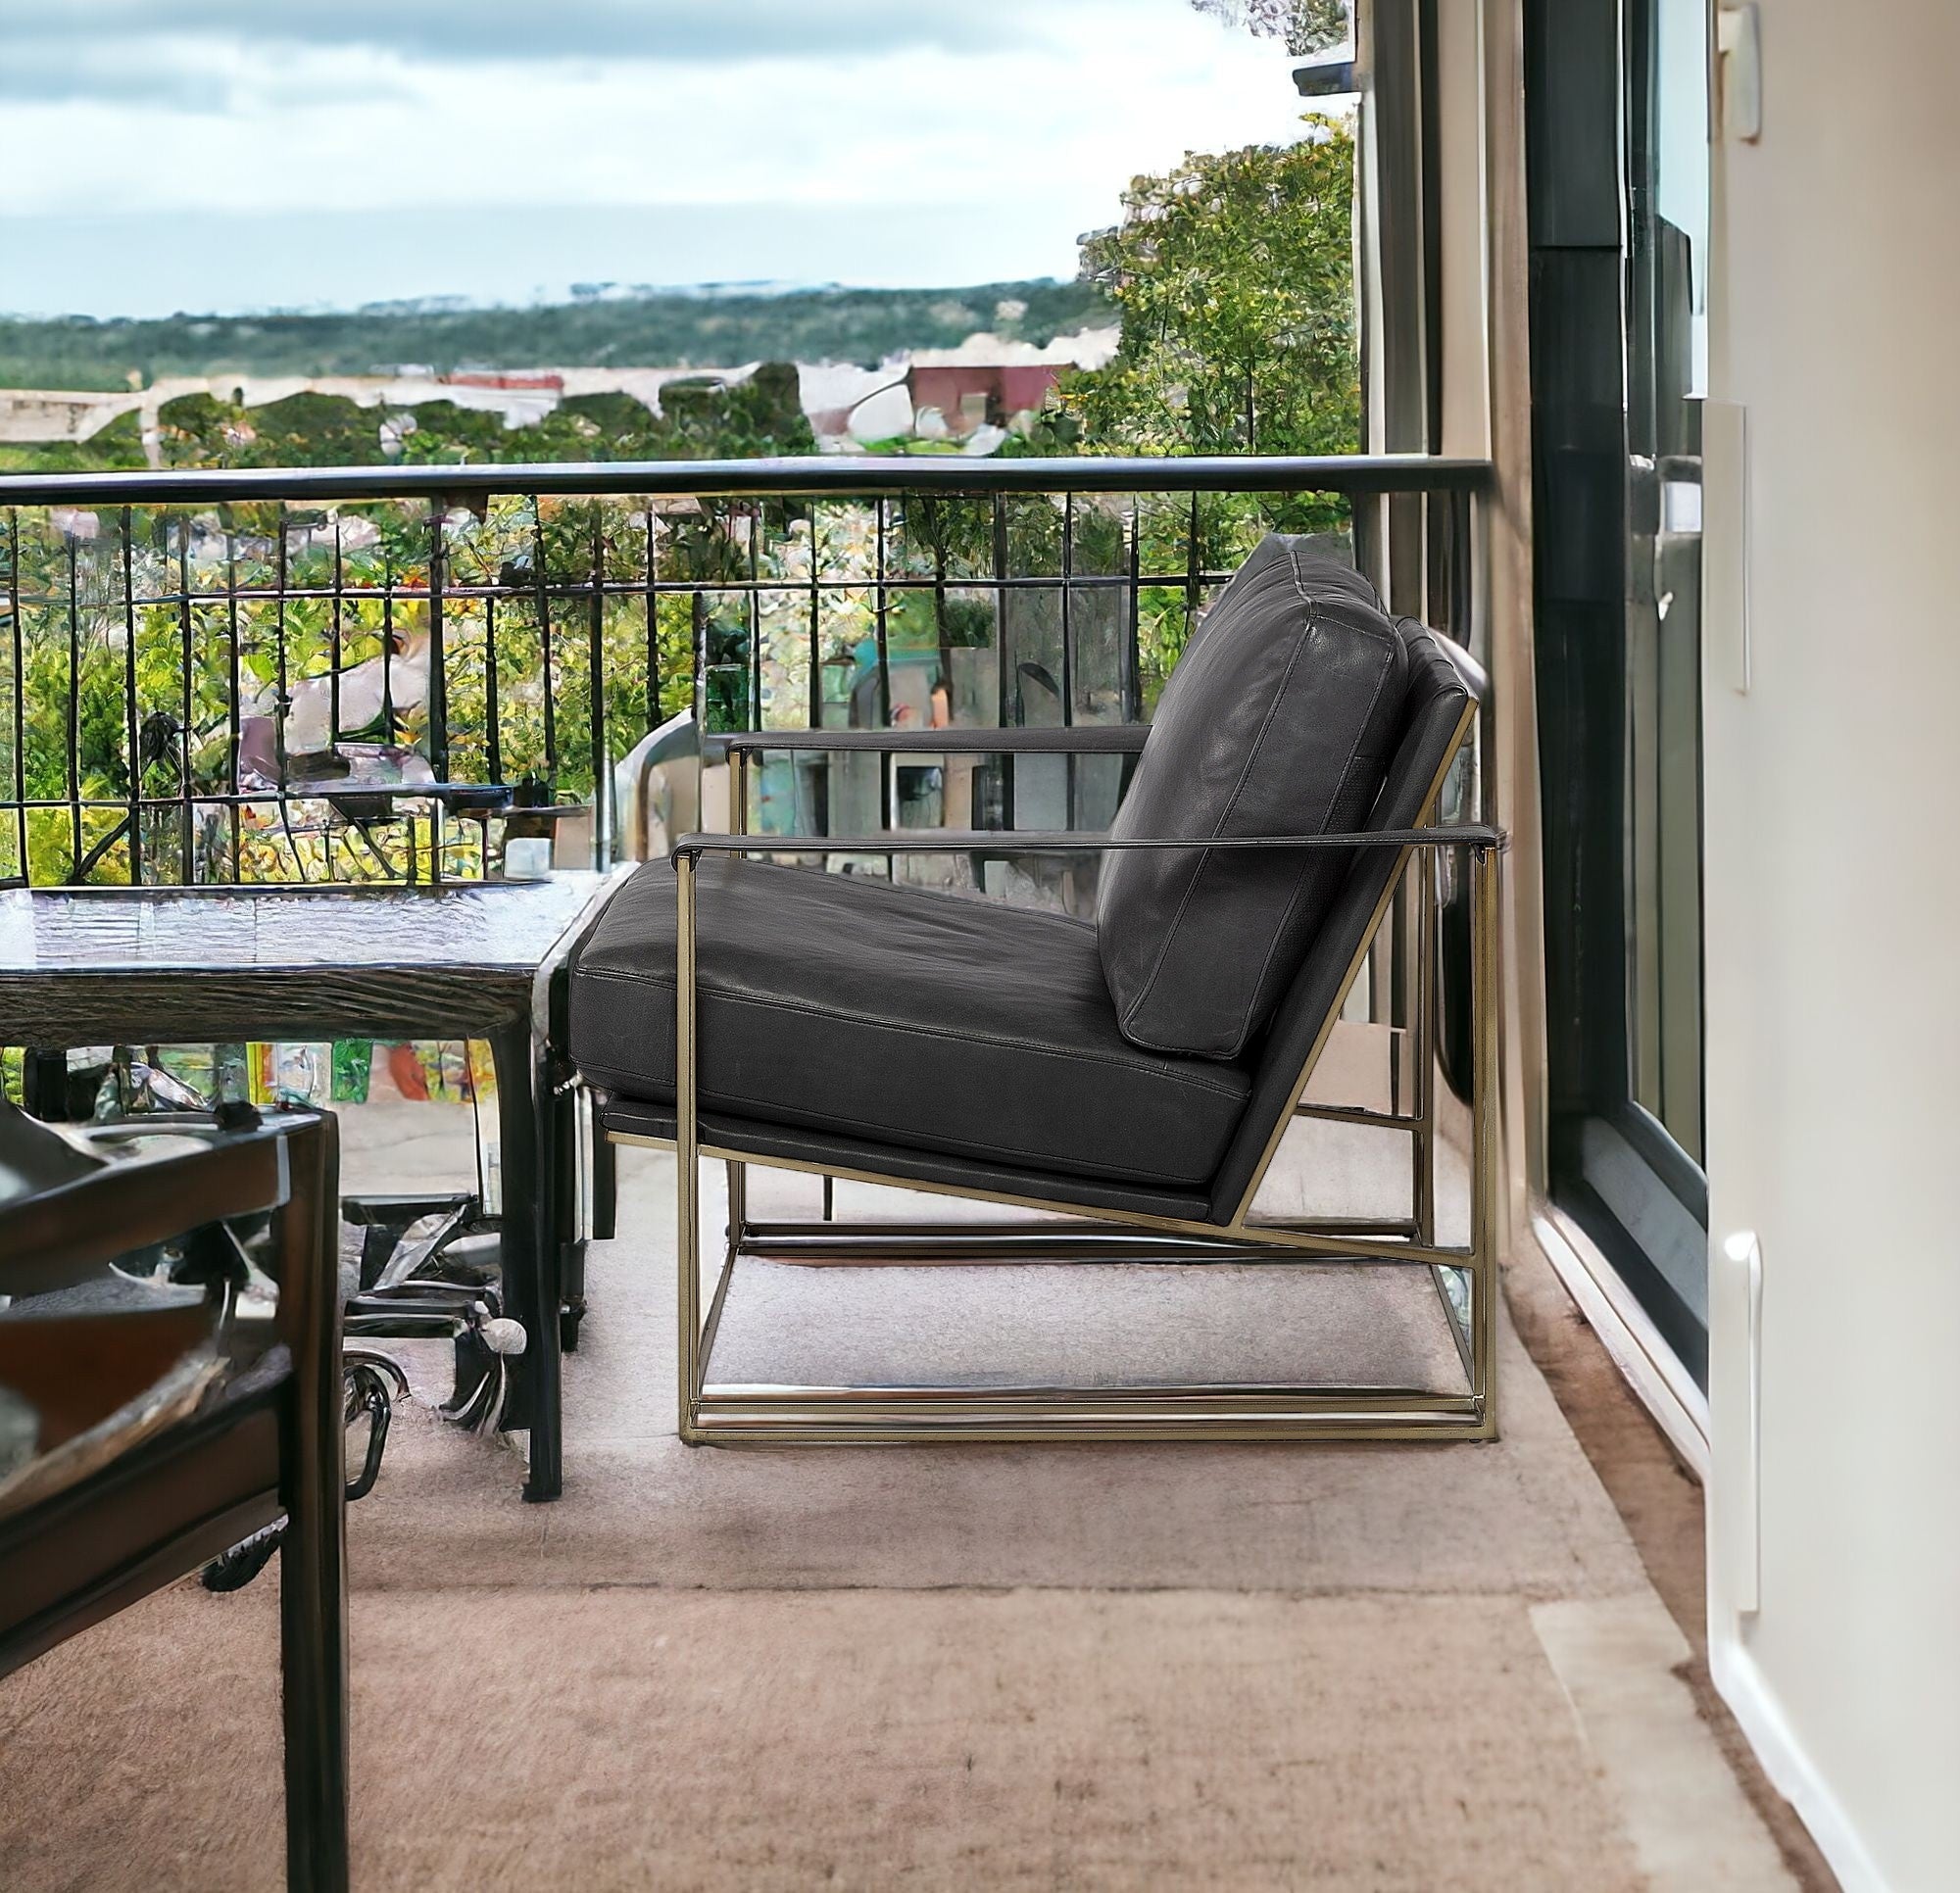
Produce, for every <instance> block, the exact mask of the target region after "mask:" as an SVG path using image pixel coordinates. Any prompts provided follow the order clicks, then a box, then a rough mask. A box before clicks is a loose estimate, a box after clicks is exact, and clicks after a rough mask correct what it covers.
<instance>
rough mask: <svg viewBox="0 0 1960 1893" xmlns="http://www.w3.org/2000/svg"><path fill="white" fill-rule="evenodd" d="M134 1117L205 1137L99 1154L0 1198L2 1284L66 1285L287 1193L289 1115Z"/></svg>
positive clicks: (15, 1288)
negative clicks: (147, 1151) (44, 1183)
mask: <svg viewBox="0 0 1960 1893" xmlns="http://www.w3.org/2000/svg"><path fill="white" fill-rule="evenodd" d="M139 1127H140V1128H141V1129H144V1130H150V1131H172V1132H176V1133H177V1134H179V1135H186V1134H188V1135H194V1136H199V1137H203V1138H208V1139H209V1141H207V1142H206V1143H205V1145H204V1147H203V1148H202V1149H199V1150H186V1151H172V1152H169V1153H162V1152H159V1153H157V1154H155V1155H144V1154H141V1153H138V1154H136V1155H133V1156H130V1157H126V1158H123V1159H122V1160H121V1161H117V1162H110V1161H107V1160H104V1161H102V1163H101V1167H100V1168H99V1169H96V1170H93V1171H90V1172H88V1173H86V1174H83V1175H80V1176H76V1177H73V1178H72V1179H70V1180H69V1181H67V1182H64V1183H61V1184H58V1185H56V1186H55V1187H54V1188H53V1189H43V1190H38V1191H36V1192H35V1193H33V1194H32V1195H28V1196H24V1197H21V1198H18V1199H16V1200H15V1201H13V1202H10V1203H7V1204H5V1205H4V1206H0V1258H4V1259H0V1294H9V1295H34V1294H46V1293H49V1292H51V1291H52V1290H54V1289H56V1288H66V1287H71V1286H73V1285H74V1284H75V1283H77V1282H82V1281H86V1280H87V1279H88V1278H89V1277H90V1276H91V1275H93V1274H94V1273H96V1271H98V1270H99V1269H100V1268H101V1267H102V1266H103V1265H104V1264H105V1263H108V1262H113V1261H114V1260H116V1258H117V1257H118V1256H122V1255H127V1254H129V1253H130V1252H131V1251H132V1250H135V1249H141V1248H147V1247H148V1246H150V1244H152V1243H155V1242H165V1241H169V1240H170V1239H171V1238H172V1237H176V1236H183V1235H187V1234H188V1233H189V1232H190V1231H192V1230H194V1229H199V1228H202V1227H203V1226H204V1225H205V1224H207V1223H216V1222H222V1221H225V1220H227V1219H229V1218H231V1217H234V1216H248V1215H251V1214H252V1213H253V1212H255V1211H258V1210H264V1209H276V1208H277V1207H278V1206H279V1205H280V1204H282V1203H283V1202H284V1201H285V1200H286V1197H287V1192H288V1177H287V1159H286V1149H285V1143H284V1140H285V1139H286V1138H287V1137H288V1136H289V1135H290V1134H291V1132H292V1131H293V1129H294V1128H295V1126H294V1122H293V1119H292V1118H280V1117H277V1116H273V1117H269V1118H268V1119H267V1120H266V1122H265V1123H264V1124H263V1125H261V1126H259V1127H258V1128H256V1129H253V1130H246V1131H229V1132H224V1131H219V1130H217V1129H216V1127H215V1126H213V1125H212V1124H211V1123H210V1121H209V1120H208V1119H196V1120H194V1121H190V1122H186V1121H184V1120H182V1119H178V1118H176V1117H175V1116H174V1114H165V1113H161V1112H160V1113H158V1114H157V1116H156V1117H154V1118H151V1119H147V1120H132V1122H131V1125H130V1126H129V1127H128V1128H129V1130H130V1132H131V1133H132V1134H133V1132H134V1131H135V1130H136V1129H137V1128H139ZM36 1128H45V1127H36ZM118 1129H119V1130H122V1129H123V1127H121V1126H119V1127H118ZM48 1135H49V1136H51V1137H52V1136H59V1135H60V1134H59V1133H55V1132H49V1133H48ZM87 1141H96V1140H93V1139H91V1140H87Z"/></svg>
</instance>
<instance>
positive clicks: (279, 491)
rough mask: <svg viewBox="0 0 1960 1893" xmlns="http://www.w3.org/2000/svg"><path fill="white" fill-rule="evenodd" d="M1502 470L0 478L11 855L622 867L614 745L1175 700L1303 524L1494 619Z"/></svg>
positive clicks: (1345, 461) (1040, 717)
mask: <svg viewBox="0 0 1960 1893" xmlns="http://www.w3.org/2000/svg"><path fill="white" fill-rule="evenodd" d="M1486 471H1487V469H1486V468H1485V467H1484V465H1483V464H1482V463H1481V462H1478V461H1452V460H1442V459H1435V458H1423V457H1413V456H1390V457H1374V458H1371V457H1342V458H1327V459H1252V458H1247V459H1203V460H1200V459H1187V460H1178V459H1151V460H1106V459H1088V458H1083V459H1072V460H1034V459H1022V460H1014V459H1009V460H999V461H979V460H970V459H965V458H962V457H958V456H944V457H917V458H905V459H891V460H874V459H848V460H847V459H841V458H840V459H834V460H833V459H823V460H796V461H682V462H659V463H623V462H622V463H613V464H588V465H550V466H522V465H506V466H456V467H452V466H417V467H400V468H387V467H382V468H369V467H358V468H342V469H290V470H287V469H255V470H249V471H247V470H240V471H199V472H181V473H109V474H76V475H67V476H61V477H48V478H42V477H35V476H17V477H11V478H4V479H0V882H4V881H7V880H20V879H25V880H28V881H31V882H35V883H65V882H84V881H87V882H107V883H112V884H117V883H125V884H146V883H147V884H157V883H165V884H169V883H185V884H187V883H192V882H202V883H220V884H223V883H239V882H260V881H302V880H304V881H310V882H319V881H341V880H375V879H387V880H404V881H418V880H439V879H445V878H457V877H462V878H470V877H475V876H480V875H483V874H486V873H489V872H492V871H494V870H495V868H496V866H497V864H498V862H499V860H500V859H501V858H502V853H503V849H504V848H505V846H506V843H507V842H508V841H509V840H510V839H511V838H513V837H515V836H519V835H522V834H525V833H531V834H544V833H550V832H551V831H552V830H553V828H554V827H555V826H556V827H558V829H559V830H560V832H559V835H558V846H559V849H560V855H561V858H563V856H564V852H565V850H566V849H567V847H576V848H581V849H583V850H585V852H586V853H587V855H588V856H589V858H591V859H593V860H595V861H599V862H605V861H608V860H610V859H612V858H613V857H614V855H615V853H616V852H617V850H618V845H619V837H618V835H617V832H616V825H615V810H614V807H613V795H612V793H611V784H612V780H613V769H614V765H615V764H616V763H617V762H618V761H619V759H620V758H621V757H623V756H625V755H626V754H627V753H628V752H631V751H632V750H633V749H634V747H635V745H636V744H638V743H639V742H640V741H641V739H642V738H643V737H644V736H645V735H646V734H647V733H648V732H650V731H652V730H654V729H655V728H656V727H657V726H659V725H661V724H662V723H663V722H665V721H667V720H668V719H670V718H672V717H674V716H675V715H676V714H679V713H683V712H687V711H692V712H693V714H694V716H695V718H696V719H697V722H698V725H699V727H700V728H701V729H702V730H703V731H704V732H706V733H707V734H708V736H709V737H710V739H711V738H712V735H713V734H714V733H715V732H718V731H732V730H746V729H767V728H788V729H808V728H852V727H889V726H893V725H899V726H907V727H915V728H917V729H918V730H919V732H920V745H919V749H920V752H921V759H922V761H925V762H929V761H930V758H931V754H932V744H931V737H930V731H931V729H932V728H933V727H935V726H937V725H943V724H952V725H955V726H959V727H1016V726H1021V725H1031V724H1057V723H1059V724H1073V723H1086V722H1123V721H1133V720H1137V719H1139V718H1144V717H1148V716H1149V714H1150V713H1151V710H1152V706H1153V704H1154V702H1155V698H1156V694H1157V692H1158V691H1159V690H1160V689H1161V687H1162V683H1163V680H1164V678H1165V677H1166V676H1167V675H1168V673H1169V670H1170V667H1171V665H1172V664H1173V663H1174V662H1175V661H1176V656H1177V654H1178V652H1179V651H1180V650H1181V649H1182V648H1183V644H1184V640H1185V638H1186V637H1187V636H1188V635H1189V632H1190V629H1191V626H1192V625H1193V623H1194V622H1195V621H1196V618H1197V616H1198V614H1199V613H1200V612H1201V610H1202V609H1203V607H1205V605H1206V604H1207V602H1208V601H1209V599H1210V598H1211V597H1212V595H1213V594H1214V593H1215V592H1216V590H1217V588H1218V587H1219V586H1221V585H1222V584H1224V583H1225V581H1226V580H1227V579H1228V578H1229V576H1230V574H1231V572H1232V571H1233V569H1234V568H1235V567H1236V566H1237V565H1238V563H1239V561H1240V560H1241V559H1242V558H1244V557H1245V555H1246V554H1247V553H1248V552H1250V550H1251V547H1252V546H1253V545H1254V544H1255V543H1256V542H1257V540H1258V538H1259V537H1260V535H1261V534H1262V533H1263V532H1265V531H1266V530H1267V529H1268V528H1270V527H1274V526H1278V527H1281V528H1284V529H1288V530H1294V531H1309V532H1322V533H1326V534H1329V535H1330V536H1331V540H1338V541H1341V542H1343V543H1345V544H1347V545H1348V546H1351V548H1352V551H1353V554H1354V556H1355V558H1356V562H1357V563H1359V564H1360V565H1361V566H1362V568H1363V569H1365V570H1369V571H1371V572H1373V573H1375V574H1377V575H1378V576H1382V575H1384V574H1385V573H1386V572H1387V570H1388V567H1389V565H1390V564H1391V563H1393V567H1394V572H1395V578H1396V585H1395V594H1396V600H1397V604H1398V605H1400V606H1402V607H1404V608H1408V609H1411V610H1416V611H1420V612H1421V613H1422V614H1423V615H1425V616H1427V617H1428V619H1429V620H1430V621H1431V622H1432V623H1434V624H1436V625H1437V626H1438V628H1440V629H1443V630H1446V631H1448V632H1451V633H1452V634H1453V635H1455V636H1457V637H1458V638H1459V639H1461V640H1463V641H1465V642H1472V643H1474V642H1475V628H1474V625H1473V621H1472V611H1473V603H1474V600H1475V597H1476V587H1475V584H1474V582H1473V571H1472V560H1473V545H1474V529H1473V528H1474V519H1473V510H1474V505H1475V498H1476V495H1477V494H1478V493H1479V492H1480V491H1481V489H1482V487H1483V484H1484V481H1485V477H1486ZM1391 516H1393V519H1394V522H1395V547H1394V558H1393V560H1391V559H1390V558H1389V553H1390V547H1389V544H1388V531H1387V527H1388V522H1389V520H1390V518H1391ZM1411 544H1413V546H1414V547H1415V551H1414V552H1413V554H1411V552H1410V551H1409V550H1408V548H1409V547H1410V546H1411ZM1043 760H1044V761H1046V760H1047V759H1046V758H1044V759H1043ZM860 762H861V763H864V764H867V765H868V766H870V767H871V768H872V769H873V770H874V771H876V772H877V773H876V774H875V776H874V777H871V778H863V779H860V778H858V777H857V776H854V775H853V774H852V769H853V767H854V766H855V765H856V764H858V763H860ZM1103 764H1107V765H1109V766H1110V767H1111V768H1115V767H1119V766H1120V758H1117V757H1113V756H1111V757H1090V758H1085V759H1084V760H1083V762H1082V763H1081V764H1080V765H1079V768H1078V772H1077V773H1075V774H1071V775H1068V776H1067V777H1065V778H1057V779H1056V780H1055V781H1054V782H1049V781H1047V780H1046V778H1037V777H1036V776H1035V775H1033V774H1032V773H1031V772H1030V771H1028V770H1027V769H1026V768H1025V767H1024V769H1023V772H1022V775H1021V776H1020V778H1018V779H1017V778H1016V777H1015V776H1014V774H1013V773H1012V769H1013V764H1012V760H1011V759H1006V760H1005V761H1004V762H1003V763H1002V764H1001V765H999V767H998V769H995V770H994V771H992V772H991V773H990V772H987V771H983V772H982V773H981V774H980V775H979V776H977V777H974V778H964V779H962V782H961V785H960V789H959V795H960V798H961V800H962V803H963V805H962V807H961V809H960V811H959V814H960V819H961V821H962V823H964V824H966V825H971V826H978V827H998V828H1001V829H1004V830H1005V829H1011V828H1013V827H1015V826H1026V825H1031V824H1030V822H1029V815H1030V811H1031V809H1035V810H1037V811H1038V812H1039V814H1040V815H1041V819H1040V820H1038V821H1037V822H1035V823H1033V824H1032V825H1039V826H1046V827H1063V826H1068V827H1072V826H1080V825H1094V824H1095V822H1096V821H1097V819H1098V818H1099V817H1100V818H1101V819H1106V816H1107V812H1108V811H1109V810H1110V809H1113V805H1114V796H1115V794H1116V793H1117V789H1118V786H1119V781H1118V778H1117V777H1116V776H1114V775H1111V776H1109V778H1108V780H1107V781H1104V780H1103V775H1102V774H1101V773H1099V770H1100V768H1101V766H1102V765H1103ZM785 766H786V765H785ZM933 773H934V772H933V771H932V770H930V769H929V768H926V769H920V770H913V771H910V772H907V770H906V768H905V765H904V763H903V761H901V762H900V763H899V764H897V765H895V764H894V763H893V762H892V760H891V759H890V758H885V759H883V760H882V761H881V760H880V759H879V758H869V757H863V758H839V759H838V761H837V766H836V767H835V769H834V770H832V771H830V772H829V773H826V774H824V775H822V776H821V777H820V778H819V777H812V776H810V775H809V774H805V775H803V776H797V775H793V774H787V773H786V774H784V775H783V776H782V777H781V778H780V779H772V778H771V777H770V775H769V774H768V772H767V771H762V772H760V774H759V775H758V778H757V781H756V784H755V791H754V793H755V794H756V795H757V797H758V799H759V801H760V807H759V808H758V809H757V810H756V811H755V815H754V819H756V821H757V823H758V825H759V826H761V827H767V826H769V825H770V822H771V815H770V807H769V804H770V801H771V799H772V797H773V798H778V799H779V800H780V801H781V802H782V803H783V806H782V807H780V808H779V810H778V812H779V813H780V814H782V815H783V816H784V817H785V825H787V821H788V819H797V820H802V821H809V820H811V819H815V820H817V821H819V822H823V821H826V820H828V821H831V822H832V825H833V826H834V827H835V828H836V829H837V830H839V831H840V832H841V831H842V830H844V829H845V828H846V827H847V826H853V825H862V823H863V821H864V817H865V815H866V814H867V813H869V814H871V815H873V816H875V817H877V818H880V819H884V820H900V821H905V820H917V819H932V818H933V816H934V814H935V813H936V814H937V815H939V816H942V817H943V816H944V815H945V813H946V806H947V805H946V801H945V798H946V796H947V794H948V791H947V788H946V785H945V784H944V783H943V782H942V783H940V784H939V785H938V786H937V787H936V788H932V787H930V778H931V777H932V775H933ZM920 780H923V781H925V782H926V783H927V784H928V788H927V790H925V791H923V792H921V791H919V781H920ZM921 794H924V795H936V796H938V797H939V798H940V803H941V805H940V807H939V808H938V809H937V810H936V811H935V810H929V809H923V803H922V801H921V799H920V798H921ZM812 796H813V797H815V798H816V799H817V800H818V801H821V802H823V803H825V804H826V805H825V806H819V807H816V808H810V807H808V806H802V805H797V806H794V807H792V806H790V805H789V804H790V803H793V802H798V801H799V799H805V798H809V797H812ZM1057 798H1058V799H1059V801H1058V802H1057V800H1056V799H1057ZM845 803H849V804H851V806H850V807H849V808H848V809H847V808H845V807H843V806H842V804H845ZM1105 803H1106V804H1107V806H1106V807H1104V806H1103V804H1105ZM922 809H923V812H922Z"/></svg>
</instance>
